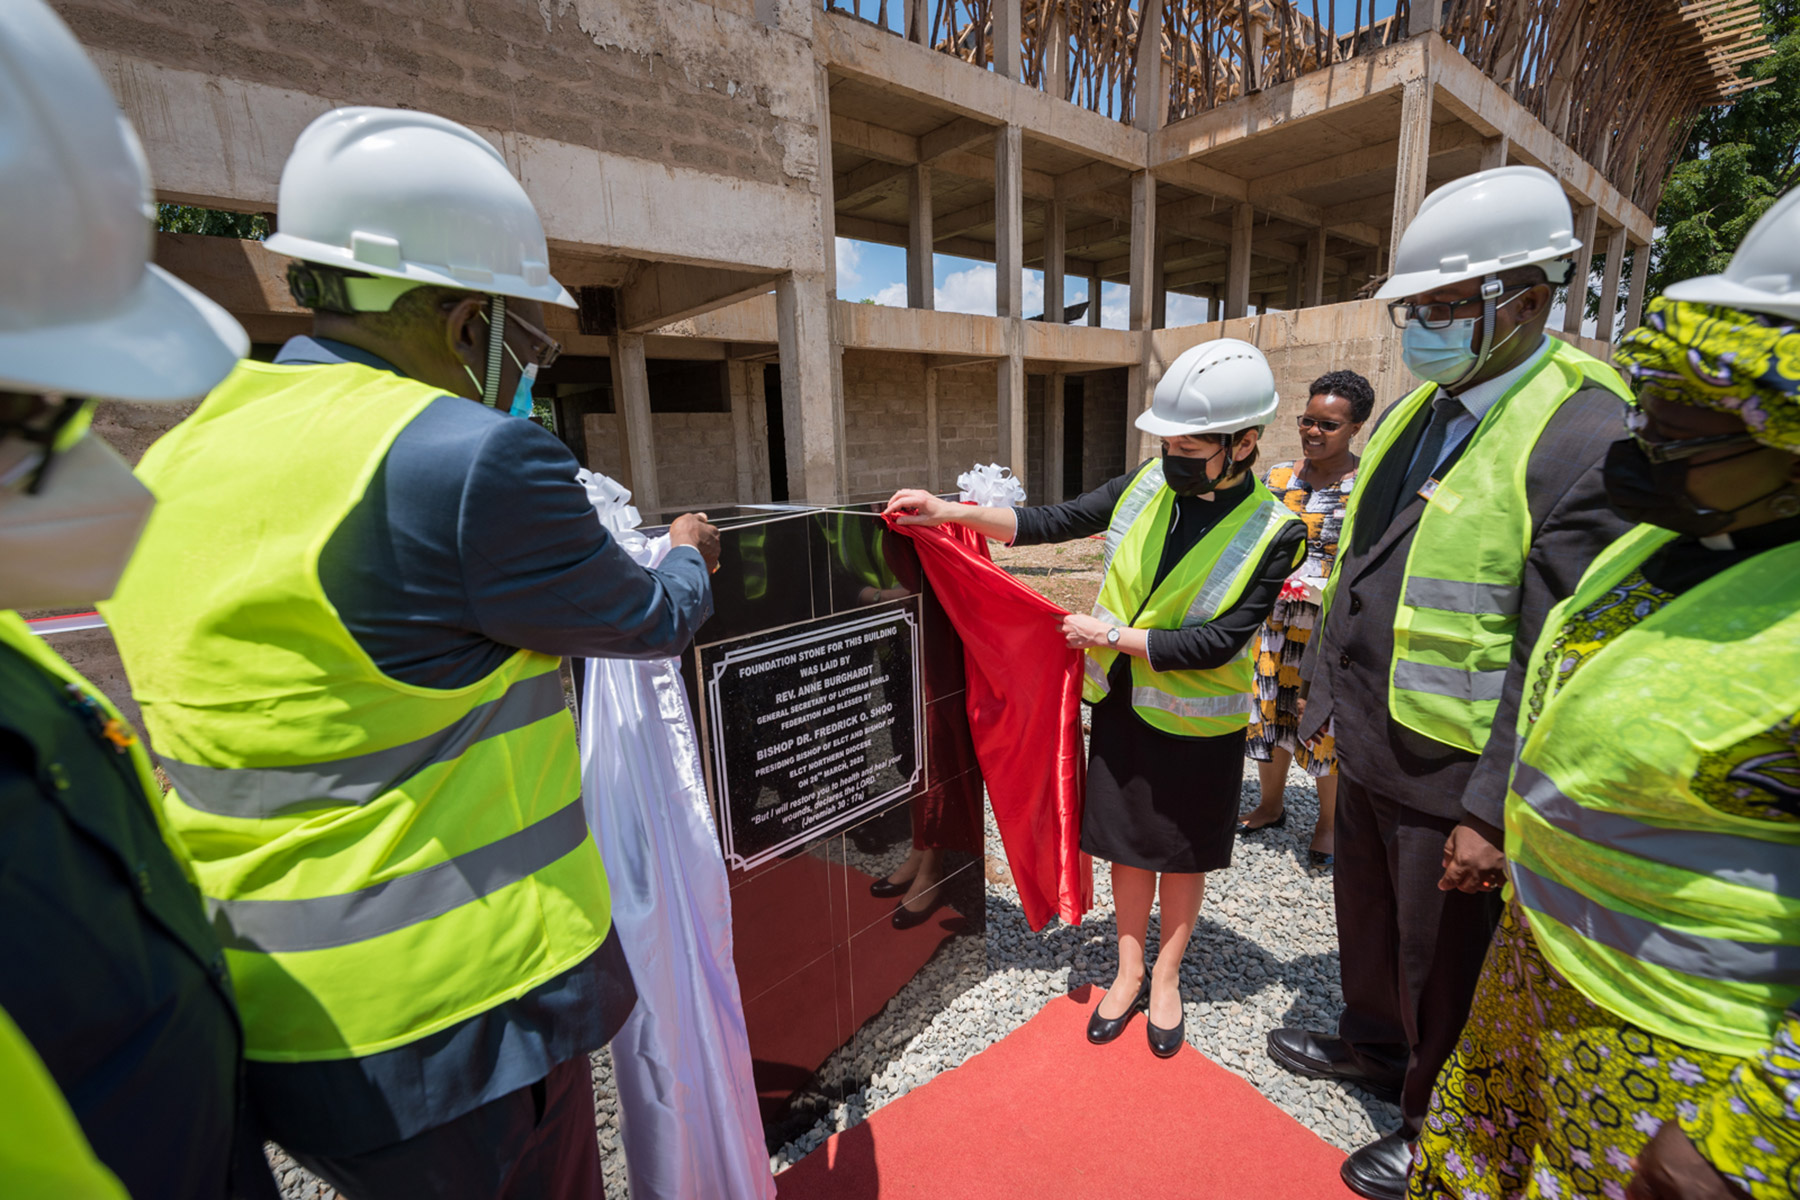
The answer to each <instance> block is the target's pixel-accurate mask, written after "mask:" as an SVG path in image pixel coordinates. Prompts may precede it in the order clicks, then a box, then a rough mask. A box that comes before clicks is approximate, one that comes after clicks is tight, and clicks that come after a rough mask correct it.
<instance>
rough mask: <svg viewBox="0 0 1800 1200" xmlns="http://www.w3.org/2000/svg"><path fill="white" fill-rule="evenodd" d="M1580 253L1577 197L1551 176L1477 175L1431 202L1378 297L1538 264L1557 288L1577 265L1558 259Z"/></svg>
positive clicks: (1533, 170) (1525, 171)
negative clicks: (1574, 209)
mask: <svg viewBox="0 0 1800 1200" xmlns="http://www.w3.org/2000/svg"><path fill="white" fill-rule="evenodd" d="M1579 249H1581V242H1580V241H1579V240H1578V239H1577V238H1576V237H1575V215H1574V213H1573V212H1572V211H1571V210H1570V208H1569V198H1568V196H1566V195H1564V194H1563V190H1562V185H1560V184H1558V183H1557V182H1556V180H1555V178H1553V177H1552V176H1551V175H1550V173H1549V172H1547V171H1542V170H1539V169H1538V168H1537V167H1495V168H1494V169H1493V170H1491V171H1477V172H1476V173H1475V174H1473V175H1465V176H1464V177H1463V178H1461V179H1457V180H1453V181H1451V182H1450V183H1446V184H1445V185H1444V186H1443V187H1441V188H1438V189H1437V190H1436V191H1435V192H1432V193H1431V194H1430V195H1429V196H1427V197H1425V202H1424V203H1423V204H1421V205H1420V206H1419V215H1418V216H1416V217H1414V218H1413V220H1412V224H1410V225H1408V226H1407V227H1406V232H1405V233H1403V234H1401V235H1400V244H1399V246H1397V247H1395V249H1394V270H1393V273H1392V274H1391V275H1389V276H1388V278H1387V281H1386V282H1385V283H1383V284H1382V285H1381V289H1380V290H1379V291H1377V292H1376V293H1375V298H1376V299H1377V300H1398V299H1400V298H1401V297H1403V296H1416V295H1418V294H1419V293H1421V292H1429V291H1431V290H1432V289H1433V288H1440V287H1445V286H1447V285H1449V284H1452V283H1461V282H1462V281H1463V280H1465V279H1480V278H1482V277H1483V276H1487V275H1494V274H1498V273H1499V272H1501V271H1508V270H1511V269H1512V268H1514V267H1524V266H1531V265H1533V264H1535V265H1537V266H1540V267H1543V268H1544V274H1545V275H1546V276H1548V277H1549V280H1550V282H1551V283H1565V282H1567V281H1568V277H1569V264H1567V263H1558V262H1557V260H1558V259H1564V258H1567V256H1569V255H1571V254H1573V253H1575V251H1577V250H1579Z"/></svg>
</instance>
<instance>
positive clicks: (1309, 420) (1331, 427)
mask: <svg viewBox="0 0 1800 1200" xmlns="http://www.w3.org/2000/svg"><path fill="white" fill-rule="evenodd" d="M1294 422H1295V424H1297V425H1299V426H1300V428H1302V429H1317V430H1318V431H1319V432H1320V433H1336V432H1337V431H1338V430H1340V429H1342V428H1343V427H1344V423H1343V422H1342V421H1322V420H1320V419H1319V418H1318V417H1309V416H1306V415H1305V414H1302V415H1300V416H1298V417H1295V418H1294Z"/></svg>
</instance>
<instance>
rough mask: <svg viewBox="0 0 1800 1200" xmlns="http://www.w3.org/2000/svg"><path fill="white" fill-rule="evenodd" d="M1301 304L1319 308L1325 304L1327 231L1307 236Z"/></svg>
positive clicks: (1302, 266) (1303, 262) (1321, 230)
mask: <svg viewBox="0 0 1800 1200" xmlns="http://www.w3.org/2000/svg"><path fill="white" fill-rule="evenodd" d="M1300 303H1301V305H1302V306H1304V307H1306V308H1317V307H1318V306H1319V305H1321V304H1323V303H1325V231H1324V230H1323V229H1315V230H1313V231H1312V232H1311V233H1309V234H1307V236H1306V258H1305V259H1304V260H1303V261H1302V264H1301V276H1300Z"/></svg>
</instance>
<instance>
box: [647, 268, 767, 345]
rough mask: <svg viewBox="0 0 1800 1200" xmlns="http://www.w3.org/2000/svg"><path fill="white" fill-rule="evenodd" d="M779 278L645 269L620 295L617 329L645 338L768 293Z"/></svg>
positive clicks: (763, 273) (704, 270) (705, 270)
mask: <svg viewBox="0 0 1800 1200" xmlns="http://www.w3.org/2000/svg"><path fill="white" fill-rule="evenodd" d="M779 277H780V276H779V275H777V274H774V273H772V272H768V271H720V270H714V269H712V268H709V267H690V266H687V265H685V264H682V263H645V264H644V265H643V267H642V268H640V269H639V270H638V271H636V272H635V273H634V274H633V276H632V278H631V279H629V280H628V281H627V282H626V283H625V285H624V286H623V287H621V288H620V289H619V328H620V329H621V330H623V331H625V332H626V333H648V332H650V331H651V330H652V329H660V328H662V327H663V326H664V325H667V324H669V323H670V322H671V321H680V320H682V319H684V318H686V317H692V316H696V315H698V314H699V313H703V312H710V311H711V310H713V309H715V308H723V307H725V306H726V305H727V304H735V303H736V302H737V301H739V300H744V299H748V298H749V297H751V296H756V295H761V294H762V293H764V292H767V291H771V290H773V289H774V287H775V281H776V279H778V278H779Z"/></svg>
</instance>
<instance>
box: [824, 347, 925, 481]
mask: <svg viewBox="0 0 1800 1200" xmlns="http://www.w3.org/2000/svg"><path fill="white" fill-rule="evenodd" d="M942 380H943V376H942V374H941V373H940V375H939V384H938V388H939V403H940V405H941V404H942V389H943V383H942ZM940 413H941V409H940ZM941 419H942V418H941V416H940V421H941ZM844 457H845V461H846V466H847V472H846V473H847V475H848V478H849V483H850V494H851V495H853V496H858V495H863V494H865V493H874V492H880V493H886V492H892V491H894V490H895V489H897V488H902V487H927V486H929V485H930V481H929V480H928V479H927V474H928V472H929V469H930V447H929V446H928V444H927V431H926V417H925V360H924V358H923V357H921V356H920V355H917V354H899V353H890V352H886V351H874V350H846V351H844Z"/></svg>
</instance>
